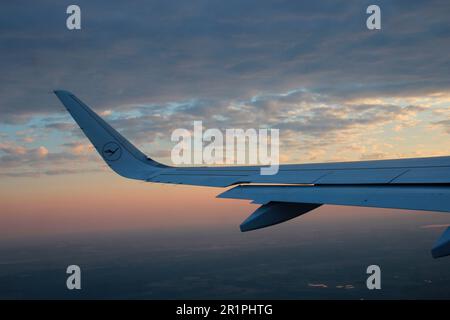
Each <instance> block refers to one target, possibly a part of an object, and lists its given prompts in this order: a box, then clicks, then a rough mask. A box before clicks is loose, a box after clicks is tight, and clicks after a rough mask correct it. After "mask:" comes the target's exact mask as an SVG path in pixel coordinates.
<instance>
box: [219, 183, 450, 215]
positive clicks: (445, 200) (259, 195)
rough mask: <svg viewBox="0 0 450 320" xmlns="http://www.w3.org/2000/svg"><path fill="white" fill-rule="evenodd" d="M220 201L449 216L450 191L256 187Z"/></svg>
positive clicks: (430, 188) (244, 188) (228, 193)
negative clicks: (245, 201) (342, 206)
mask: <svg viewBox="0 0 450 320" xmlns="http://www.w3.org/2000/svg"><path fill="white" fill-rule="evenodd" d="M218 197H219V198H230V199H248V200H253V201H254V202H256V203H267V202H270V201H278V202H296V203H323V204H335V205H347V206H363V207H380V208H395V209H410V210H425V211H442V212H450V187H446V186H442V187H439V186H428V187H424V186H386V185H382V186H378V185H374V186H367V185H361V186H267V185H265V186H256V185H253V186H252V185H242V186H237V187H234V188H233V189H230V190H227V191H225V192H224V193H222V194H220V195H218Z"/></svg>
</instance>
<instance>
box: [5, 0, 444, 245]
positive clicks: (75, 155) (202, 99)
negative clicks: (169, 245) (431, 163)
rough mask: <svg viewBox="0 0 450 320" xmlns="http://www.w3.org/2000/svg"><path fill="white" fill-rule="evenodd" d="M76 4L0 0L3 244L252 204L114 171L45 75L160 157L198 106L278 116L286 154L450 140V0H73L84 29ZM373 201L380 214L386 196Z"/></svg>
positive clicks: (287, 159)
mask: <svg viewBox="0 0 450 320" xmlns="http://www.w3.org/2000/svg"><path fill="white" fill-rule="evenodd" d="M73 3H74V1H50V0H42V1H39V2H36V1H23V0H18V1H9V2H7V3H4V4H3V5H2V10H1V13H0V14H1V15H2V19H0V57H1V59H0V70H1V72H0V115H1V116H0V240H2V241H5V243H9V242H8V241H25V242H27V241H28V243H31V242H32V241H33V239H36V238H39V237H44V238H45V237H47V238H48V237H50V238H51V237H60V238H61V237H64V236H65V235H68V234H77V233H80V234H82V233H96V232H125V231H129V230H144V231H145V230H152V231H155V230H158V231H164V230H170V231H171V232H177V230H191V229H195V230H198V229H200V230H218V229H220V230H223V229H227V228H230V230H233V232H234V231H236V232H238V225H239V223H240V222H241V221H242V220H244V219H245V217H246V216H247V215H248V214H250V213H251V212H252V211H253V210H255V209H256V206H255V205H253V204H249V203H248V202H246V201H240V200H222V199H215V196H216V195H217V194H219V193H220V192H221V191H223V190H220V189H215V188H199V187H187V186H168V185H158V184H149V183H143V182H139V181H131V180H125V179H123V178H121V177H118V176H116V175H115V174H114V173H113V172H111V171H110V170H109V169H108V168H107V167H106V165H105V164H104V163H103V162H102V161H101V159H100V157H99V155H98V154H96V152H95V150H94V149H93V147H92V146H91V144H90V143H89V141H88V140H87V139H86V138H85V137H84V135H83V134H82V132H81V130H79V128H78V127H77V126H76V125H75V123H74V121H73V120H72V119H71V118H70V116H69V115H68V113H67V112H66V111H65V109H64V108H63V106H62V105H61V103H60V102H59V101H58V99H57V98H56V97H55V95H54V94H53V93H52V90H54V89H66V90H69V91H71V92H73V93H74V94H76V95H77V96H78V97H79V98H80V99H81V100H83V101H84V102H85V103H86V104H88V105H89V106H90V107H92V108H93V109H94V110H95V111H97V112H98V113H99V114H101V115H102V116H103V117H105V119H106V120H107V121H108V122H109V123H111V125H113V126H114V127H115V128H117V129H118V130H119V131H120V132H121V133H122V134H123V135H124V136H125V137H127V138H129V139H130V141H132V142H133V143H134V144H135V145H137V146H138V147H139V148H141V149H142V150H143V151H144V152H145V153H146V154H147V155H149V156H151V157H152V158H153V159H155V160H157V161H160V162H163V163H166V164H169V165H170V164H171V160H170V150H171V148H172V147H173V146H174V144H175V143H174V142H171V141H170V135H171V133H172V131H173V130H174V129H176V128H187V129H189V130H192V128H193V122H194V121H203V125H204V127H205V128H219V129H226V128H243V129H248V128H256V129H257V128H277V129H279V130H280V162H281V163H308V162H328V161H347V160H348V161H350V160H367V159H387V158H406V157H422V156H442V155H449V153H450V152H449V150H450V142H449V141H450V140H449V135H450V120H449V116H450V108H449V105H450V76H449V72H448V70H450V59H449V55H448V52H449V51H450V20H449V19H448V13H449V12H450V3H449V2H448V1H444V0H443V1H426V2H425V1H375V2H373V1H331V0H330V1H322V0H321V1H313V2H311V1H282V0H249V1H241V0H239V1H238V0H230V1H218V0H208V1H206V0H202V1H197V0H194V1H114V2H112V1H82V0H77V1H76V4H78V5H79V6H80V8H81V14H82V22H81V25H82V29H81V30H76V31H70V30H68V29H67V28H66V18H67V14H66V8H67V6H68V5H70V4H73ZM370 4H377V5H379V6H380V8H381V15H382V20H381V26H382V27H381V30H368V29H367V28H366V19H367V17H368V15H367V14H366V12H365V11H366V8H367V6H368V5H370ZM320 210H322V211H321V212H325V213H326V214H323V216H322V218H321V215H320V214H318V215H317V219H318V220H317V221H318V222H327V221H329V218H330V216H333V213H335V214H336V215H337V217H340V218H341V219H344V220H343V221H352V220H354V219H355V217H357V215H358V214H359V212H360V210H361V209H359V208H348V207H344V209H342V208H341V209H339V208H338V207H324V208H321V209H320ZM372 210H373V211H371V213H372V214H374V215H377V213H379V215H378V217H379V219H381V220H383V221H384V219H385V217H386V215H385V213H386V212H385V211H383V210H379V211H377V210H376V209H372ZM395 212H397V213H398V211H395ZM402 212H408V211H402ZM399 216H401V217H403V215H399ZM412 216H414V217H415V219H419V220H416V222H417V221H420V218H418V217H422V216H421V215H419V216H417V215H412ZM399 219H400V218H399ZM404 219H407V218H406V216H405V218H404ZM442 219H444V220H445V218H442ZM357 221H359V220H357ZM289 223H291V222H288V224H289ZM417 223H418V225H421V223H422V222H417ZM439 223H440V224H444V225H445V224H446V223H447V222H446V221H440V222H439ZM430 224H433V223H432V222H430V221H428V222H427V223H425V225H430ZM438 229H439V227H438ZM441 229H442V228H441ZM441 229H439V230H441ZM438 234H439V232H436V236H437V235H438Z"/></svg>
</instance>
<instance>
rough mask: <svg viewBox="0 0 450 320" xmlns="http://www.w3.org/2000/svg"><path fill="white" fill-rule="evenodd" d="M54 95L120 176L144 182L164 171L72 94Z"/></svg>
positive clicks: (58, 92) (57, 91) (161, 166)
mask: <svg viewBox="0 0 450 320" xmlns="http://www.w3.org/2000/svg"><path fill="white" fill-rule="evenodd" d="M54 93H55V94H56V96H57V97H58V98H59V100H61V102H62V104H63V105H64V107H65V108H66V109H67V111H69V113H70V115H71V116H72V118H73V119H74V120H75V121H76V123H77V124H78V125H79V126H80V128H81V130H82V131H83V132H84V134H85V135H86V137H88V139H89V140H90V141H91V142H92V144H93V145H94V147H95V149H96V150H97V152H98V153H99V154H100V155H101V156H102V158H103V160H104V161H105V162H106V164H108V166H109V167H111V168H112V169H113V170H114V171H115V172H116V173H118V174H119V175H121V176H123V177H126V178H130V179H138V180H146V179H147V178H148V177H149V176H150V175H152V174H154V173H155V172H157V171H159V170H161V169H162V168H164V167H166V166H165V165H163V164H161V163H158V162H156V161H154V160H152V159H150V158H148V157H147V156H146V155H145V154H143V153H142V152H141V151H140V150H139V149H137V148H136V147H135V146H134V145H132V144H131V143H130V142H129V141H128V140H127V139H125V138H124V137H123V136H122V135H121V134H120V133H119V132H117V131H116V130H115V129H114V128H113V127H111V126H110V125H109V124H108V123H107V122H106V121H104V120H103V119H102V118H101V117H100V116H99V115H97V114H96V113H95V112H94V111H92V110H91V109H90V108H89V107H88V106H87V105H86V104H84V103H83V102H82V101H81V100H80V99H78V98H77V97H76V96H75V95H74V94H72V93H70V92H69V91H65V90H55V91H54Z"/></svg>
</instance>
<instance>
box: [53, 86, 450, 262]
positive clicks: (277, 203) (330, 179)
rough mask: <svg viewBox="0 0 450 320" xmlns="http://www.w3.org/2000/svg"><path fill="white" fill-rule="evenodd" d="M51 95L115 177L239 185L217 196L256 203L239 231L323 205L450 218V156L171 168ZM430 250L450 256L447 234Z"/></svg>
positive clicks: (70, 99)
mask: <svg viewBox="0 0 450 320" xmlns="http://www.w3.org/2000/svg"><path fill="white" fill-rule="evenodd" d="M54 92H55V94H56V96H57V97H58V98H59V100H60V101H61V102H62V104H63V105H64V106H65V108H66V109H67V110H68V111H69V113H70V114H71V116H72V117H73V119H74V120H75V121H76V122H77V124H78V125H79V126H80V128H81V130H82V131H83V132H84V134H85V135H86V136H87V138H88V139H89V140H90V141H91V142H92V144H93V145H94V147H95V149H96V150H97V152H98V153H99V154H100V156H101V157H102V158H103V160H104V161H105V162H106V163H107V165H108V166H109V167H111V169H113V170H114V171H115V172H116V173H118V174H119V175H121V176H123V177H126V178H130V179H138V180H144V181H148V182H155V183H173V184H187V185H195V186H209V187H229V186H234V185H238V186H235V187H234V188H232V189H229V190H227V191H226V192H224V193H222V194H220V195H219V197H222V198H233V199H248V200H252V201H253V202H254V203H259V204H261V205H262V206H261V207H260V208H259V209H257V210H256V211H255V212H254V213H253V214H252V215H251V216H250V217H249V218H248V219H247V220H245V221H244V223H243V224H242V225H241V230H242V231H248V230H254V229H259V228H263V227H267V226H270V225H274V224H277V223H281V222H283V221H286V220H289V219H292V218H294V217H296V216H298V215H301V214H304V213H306V212H308V211H311V210H314V209H315V208H317V207H319V206H320V205H322V204H337V205H350V206H368V207H382V208H398V209H411V210H428V211H442V212H450V157H432V158H413V159H393V160H376V161H357V162H339V163H321V164H293V165H280V167H279V171H278V173H277V174H276V175H260V168H261V167H259V166H230V167H172V166H166V165H164V164H161V163H159V162H157V161H155V160H152V159H151V158H149V157H147V156H146V155H145V154H144V153H142V152H141V151H140V150H139V149H138V148H136V147H135V146H134V145H133V144H132V143H130V142H129V141H128V140H127V139H126V138H125V137H123V136H122V135H121V134H120V133H119V132H117V131H116V130H115V129H114V128H113V127H111V126H110V125H109V124H108V123H107V122H106V121H104V120H103V119H102V118H101V117H100V116H98V115H97V114H96V113H95V112H94V111H92V110H91V109H90V108H89V107H88V106H87V105H86V104H84V103H83V102H82V101H81V100H80V99H78V98H77V97H76V96H75V95H73V94H72V93H70V92H68V91H65V90H55V91H54ZM258 184H269V185H258ZM442 239H444V240H442ZM436 248H437V249H436ZM433 252H434V253H433V256H435V257H437V256H444V255H450V239H449V237H448V235H447V236H446V237H441V239H440V242H439V244H436V246H435V249H434V251H433ZM436 252H438V253H436ZM435 253H436V254H435Z"/></svg>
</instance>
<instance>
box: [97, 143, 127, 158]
mask: <svg viewBox="0 0 450 320" xmlns="http://www.w3.org/2000/svg"><path fill="white" fill-rule="evenodd" d="M102 155H103V158H105V160H109V161H115V160H119V159H120V156H121V155H122V148H121V147H120V146H119V145H118V144H117V143H115V142H108V143H106V144H105V145H104V146H103V149H102Z"/></svg>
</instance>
